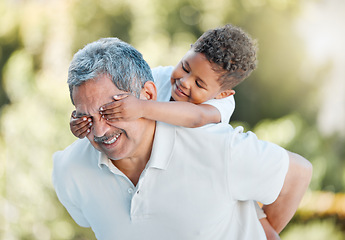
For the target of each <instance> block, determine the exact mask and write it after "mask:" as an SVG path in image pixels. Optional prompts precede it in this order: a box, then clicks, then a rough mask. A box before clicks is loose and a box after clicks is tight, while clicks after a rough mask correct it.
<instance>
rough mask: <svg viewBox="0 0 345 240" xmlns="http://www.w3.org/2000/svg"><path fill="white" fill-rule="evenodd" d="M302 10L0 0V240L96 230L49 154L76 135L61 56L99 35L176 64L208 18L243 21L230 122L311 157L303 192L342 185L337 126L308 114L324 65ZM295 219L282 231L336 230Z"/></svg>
mask: <svg viewBox="0 0 345 240" xmlns="http://www.w3.org/2000/svg"><path fill="white" fill-rule="evenodd" d="M301 8H302V4H301V3H300V1H297V0H294V1H287V0H285V1H282V0H269V1H268V0H231V1H229V0H214V1H206V0H178V1H163V0H140V1H139V0H133V1H106V0H72V1H69V0H64V1H63V0H61V1H43V2H42V1H34V0H31V1H0V21H1V23H6V24H2V26H1V28H0V72H1V74H0V182H1V183H0V205H1V206H2V208H0V216H1V217H0V238H1V239H94V235H93V233H92V231H91V230H89V229H83V228H81V227H78V226H77V225H76V224H75V223H74V221H73V220H72V219H71V218H70V217H69V215H68V213H67V212H66V210H65V209H64V208H63V206H62V205H61V204H60V203H59V201H58V200H57V197H56V195H55V192H54V190H53V187H52V183H51V170H52V160H51V159H52V154H53V153H54V152H55V151H57V150H60V149H63V148H65V147H66V146H67V145H69V144H70V143H72V142H73V141H74V140H75V138H74V137H73V136H72V134H71V133H70V132H69V124H68V122H69V117H70V112H71V111H72V110H73V106H72V104H71V103H70V100H69V93H68V88H67V84H66V79H67V69H68V66H69V61H70V60H71V57H72V55H73V54H74V53H75V52H76V51H77V50H78V49H79V48H81V47H83V46H84V45H85V44H87V43H89V42H91V41H94V40H96V39H98V38H101V37H109V36H116V37H119V38H121V39H122V40H124V41H127V42H129V43H131V44H133V45H134V46H135V47H136V48H137V49H139V50H140V51H141V52H142V53H143V55H144V57H145V59H146V60H147V61H148V62H149V64H150V65H151V66H152V67H155V66H157V65H175V64H176V63H177V62H178V61H179V60H180V58H181V57H182V56H183V55H184V53H185V52H186V51H187V50H188V49H189V48H190V44H191V43H193V42H194V41H195V40H196V39H197V38H198V37H199V36H200V35H201V34H202V33H203V32H204V31H206V30H208V29H209V28H213V27H216V26H220V25H223V24H225V23H233V24H235V25H238V26H240V27H243V28H244V29H245V30H247V31H248V32H249V33H250V34H251V35H252V36H253V37H254V38H257V39H258V40H259V49H260V50H259V56H258V60H259V68H258V69H257V70H255V71H254V73H253V74H252V75H251V76H250V78H249V79H247V80H246V81H245V82H244V83H242V84H241V85H240V86H238V87H237V88H236V111H235V114H234V116H233V118H232V119H233V120H235V121H237V123H236V122H235V121H234V122H231V124H232V125H234V126H235V125H236V124H238V122H239V121H240V122H241V125H245V126H246V130H253V131H254V132H256V133H257V134H258V135H259V136H260V137H261V138H263V139H267V140H270V141H273V142H276V143H277V144H280V145H282V146H283V147H286V148H287V149H289V150H291V151H295V152H298V153H300V154H302V155H303V156H305V157H306V158H308V159H310V160H311V162H312V163H313V166H314V176H313V179H312V184H311V189H312V190H327V191H339V192H340V191H343V189H344V186H345V166H344V159H345V150H344V147H343V146H344V143H345V142H344V141H345V139H344V137H343V136H344V135H342V134H339V135H332V136H328V137H325V136H323V135H322V134H321V133H320V131H319V130H318V127H317V121H316V120H315V119H316V116H317V114H318V111H319V109H318V106H319V105H320V100H318V96H319V95H320V85H322V84H323V81H324V77H325V76H326V75H327V73H328V70H329V69H330V68H331V67H332V66H333V65H332V61H325V62H324V65H322V66H319V68H313V64H312V63H309V60H310V59H309V57H308V55H307V53H306V51H305V43H304V42H303V41H302V39H301V38H300V37H299V35H298V32H297V31H296V27H295V25H294V24H295V22H294V20H295V19H296V18H297V17H298V16H299V13H300V11H301ZM306 72H307V74H306ZM311 73H312V74H311ZM303 229H304V226H296V227H295V228H291V233H290V232H286V233H285V232H284V238H285V237H286V239H298V238H296V237H295V235H296V234H299V235H301V236H313V237H311V238H310V239H318V238H317V237H315V238H314V235H313V234H314V232H315V234H316V233H317V235H315V236H322V237H324V238H326V237H327V238H329V239H341V238H339V234H338V232H339V230H338V229H337V228H336V227H332V224H331V223H330V222H325V223H324V222H321V221H320V222H315V223H314V222H312V223H310V224H309V225H308V231H309V232H310V235H305V234H304V233H303ZM289 231H290V229H289ZM303 239H308V237H305V238H303ZM319 239H321V238H319Z"/></svg>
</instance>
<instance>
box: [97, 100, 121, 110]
mask: <svg viewBox="0 0 345 240" xmlns="http://www.w3.org/2000/svg"><path fill="white" fill-rule="evenodd" d="M120 105H121V103H120V102H117V101H113V102H110V103H107V104H104V105H103V106H101V107H100V108H99V110H100V111H105V110H107V109H112V108H117V107H118V106H120Z"/></svg>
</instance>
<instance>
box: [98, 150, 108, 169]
mask: <svg viewBox="0 0 345 240" xmlns="http://www.w3.org/2000/svg"><path fill="white" fill-rule="evenodd" d="M108 164H109V158H108V157H107V155H105V154H104V153H102V152H100V153H99V155H98V167H99V168H100V169H102V165H105V166H107V167H109V165H108Z"/></svg>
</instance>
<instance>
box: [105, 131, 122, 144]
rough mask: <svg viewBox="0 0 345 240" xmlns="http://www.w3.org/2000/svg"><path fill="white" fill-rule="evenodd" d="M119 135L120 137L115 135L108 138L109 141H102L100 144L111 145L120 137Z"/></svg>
mask: <svg viewBox="0 0 345 240" xmlns="http://www.w3.org/2000/svg"><path fill="white" fill-rule="evenodd" d="M120 135H121V133H118V134H116V135H114V136H112V137H110V138H109V139H107V140H104V141H102V142H103V143H104V144H108V145H110V144H113V143H114V142H116V140H117V139H118V138H119V137H120Z"/></svg>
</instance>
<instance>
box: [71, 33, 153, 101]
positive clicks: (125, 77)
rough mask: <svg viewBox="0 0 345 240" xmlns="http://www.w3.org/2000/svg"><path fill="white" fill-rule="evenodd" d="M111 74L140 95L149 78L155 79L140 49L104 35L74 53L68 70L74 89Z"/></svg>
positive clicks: (127, 89) (117, 82) (118, 84)
mask: <svg viewBox="0 0 345 240" xmlns="http://www.w3.org/2000/svg"><path fill="white" fill-rule="evenodd" d="M102 74H106V75H108V76H109V77H110V78H111V79H112V81H113V83H114V84H115V86H116V87H117V88H118V89H119V90H122V91H125V92H130V93H133V94H134V95H135V96H136V97H138V98H139V96H140V91H141V89H142V88H143V87H144V84H145V82H146V81H153V77H152V73H151V69H150V67H149V65H148V64H147V63H146V61H145V60H144V59H143V57H142V55H141V53H140V52H139V51H138V50H136V49H135V48H134V47H132V46H131V45H129V44H128V43H125V42H123V41H121V40H120V39H118V38H102V39H100V40H98V41H95V42H92V43H89V44H87V45H86V46H85V47H84V48H83V49H81V50H79V51H78V52H77V53H76V54H75V55H74V57H73V59H72V62H71V65H70V67H69V70H68V80H67V83H68V86H69V90H70V96H71V100H72V103H73V104H74V102H73V98H72V91H73V88H74V87H75V86H80V85H81V84H83V83H84V82H87V81H88V80H90V79H94V78H97V77H98V76H100V75H102Z"/></svg>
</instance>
